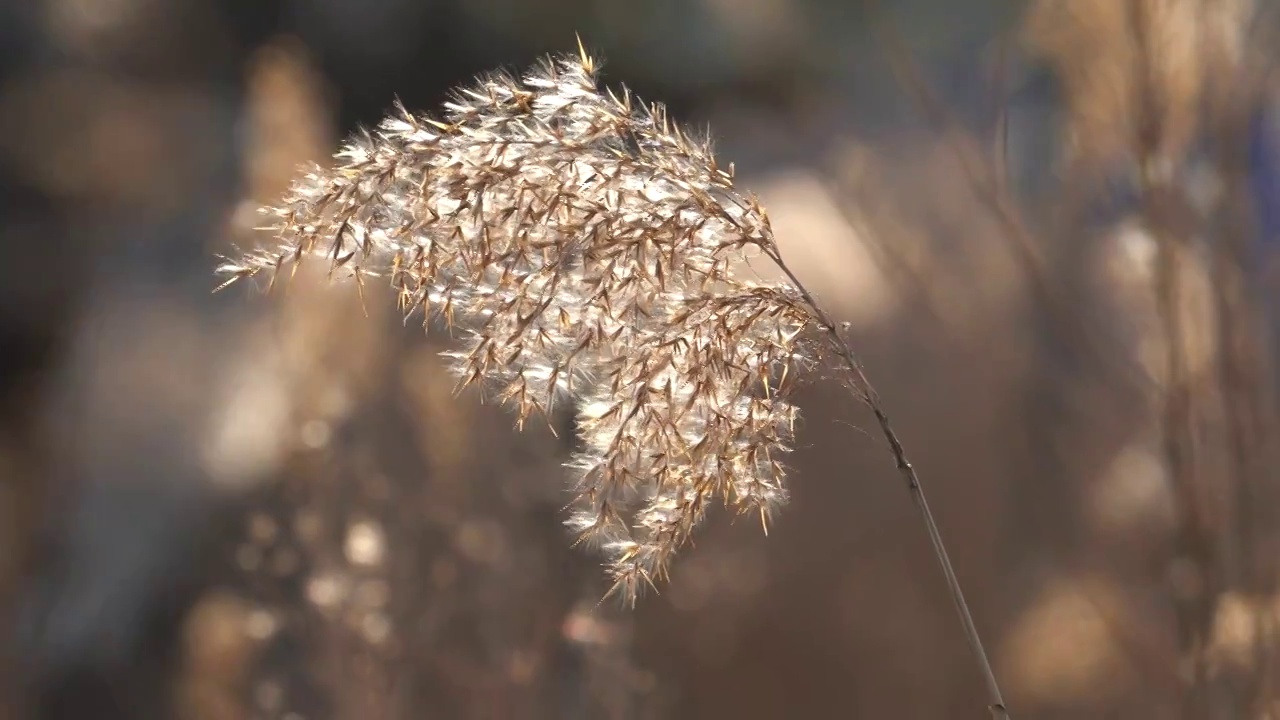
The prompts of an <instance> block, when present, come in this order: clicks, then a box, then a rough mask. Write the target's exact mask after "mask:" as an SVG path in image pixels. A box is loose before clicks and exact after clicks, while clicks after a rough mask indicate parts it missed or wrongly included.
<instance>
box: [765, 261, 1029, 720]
mask: <svg viewBox="0 0 1280 720" xmlns="http://www.w3.org/2000/svg"><path fill="white" fill-rule="evenodd" d="M766 253H767V254H768V256H769V259H770V260H772V261H773V262H774V263H775V264H777V266H778V268H779V269H780V270H781V271H782V272H783V274H785V275H786V276H787V279H788V280H790V281H791V284H792V286H793V287H795V289H796V290H797V291H798V292H799V293H800V296H801V298H802V299H803V300H804V302H805V304H806V305H807V306H808V308H809V309H810V310H811V311H812V313H813V315H814V317H815V319H817V321H818V323H819V325H820V326H821V327H822V330H823V332H825V333H826V334H827V335H828V336H829V337H830V339H831V342H832V347H833V349H834V350H835V352H836V354H837V355H838V356H839V357H840V359H841V361H842V362H843V363H844V365H845V369H846V370H848V372H849V374H850V377H851V378H852V380H853V384H854V389H855V391H856V392H858V393H859V396H860V399H861V400H862V401H863V402H864V403H866V405H867V407H869V408H870V409H871V412H872V413H873V414H874V415H875V418H876V423H877V424H878V425H879V427H880V434H881V435H882V436H883V437H884V439H885V441H886V442H888V443H889V450H890V452H892V453H893V459H894V463H895V464H896V465H897V469H898V475H899V476H900V477H901V478H902V480H903V482H904V483H905V484H906V486H907V490H908V491H909V492H910V493H911V500H912V502H914V503H915V506H916V509H918V510H919V511H920V518H921V520H922V521H923V522H924V526H925V530H926V532H927V533H928V535H929V543H930V544H931V545H932V546H933V554H934V557H936V558H937V560H938V564H939V565H940V566H941V567H942V574H943V576H944V577H945V578H946V581H947V588H948V589H949V590H950V591H951V600H952V602H953V603H954V604H955V608H956V614H957V615H959V616H960V624H961V625H962V626H963V628H964V634H965V639H966V640H968V642H969V650H970V651H971V652H972V653H973V657H974V660H975V661H976V662H977V663H978V670H979V671H980V672H981V673H982V677H983V680H984V681H985V682H986V686H987V709H988V710H990V712H991V717H992V718H994V719H995V720H1009V717H1010V716H1009V711H1008V709H1007V708H1006V706H1005V703H1004V696H1003V695H1001V693H1000V684H999V683H998V682H997V681H996V675H995V671H993V670H992V669H991V661H990V659H988V657H987V651H986V649H985V648H983V646H982V638H981V637H980V636H979V635H978V628H977V626H976V625H975V624H974V622H973V615H972V613H970V612H969V605H968V603H966V602H965V599H964V592H963V591H962V590H961V589H960V580H959V579H958V578H957V577H956V572H955V569H954V568H953V567H952V565H951V558H950V556H949V555H948V554H947V547H946V544H945V543H943V541H942V533H941V532H940V531H939V530H938V524H937V523H936V522H935V521H934V519H933V513H932V512H931V511H930V510H929V501H928V499H927V498H926V497H925V493H924V486H923V485H921V484H920V477H919V476H918V475H917V474H916V470H915V467H913V466H912V465H911V462H910V461H909V460H908V459H907V453H906V449H905V448H903V446H902V441H901V440H900V439H899V438H898V433H897V432H896V431H895V430H894V428H893V424H892V423H890V422H889V415H888V413H886V412H885V410H884V406H883V404H881V402H880V396H879V395H878V394H877V393H876V390H875V388H874V387H873V386H872V385H871V381H870V380H868V379H867V375H866V372H865V371H864V370H863V368H862V363H861V362H859V361H858V357H857V355H856V354H855V353H854V352H853V349H852V348H851V347H850V346H849V343H848V342H847V341H846V340H845V338H844V336H843V335H842V334H841V333H840V329H839V327H838V326H837V325H836V323H835V322H833V321H832V319H831V316H830V315H828V314H827V311H826V310H824V309H823V308H822V306H820V305H819V304H818V302H817V300H816V299H815V298H814V297H813V294H812V293H810V292H809V289H808V288H806V287H805V286H804V283H802V282H800V279H799V278H797V277H796V276H795V273H793V272H792V271H791V268H790V267H788V266H787V264H786V263H785V262H784V261H783V260H782V256H781V254H779V253H778V252H777V250H775V249H769V250H767V251H766Z"/></svg>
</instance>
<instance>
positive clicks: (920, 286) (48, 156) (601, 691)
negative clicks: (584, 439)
mask: <svg viewBox="0 0 1280 720" xmlns="http://www.w3.org/2000/svg"><path fill="white" fill-rule="evenodd" d="M1277 14H1278V13H1277V12H1275V8H1274V7H1273V6H1272V4H1271V3H1268V2H1262V0H1258V1H1257V2H1250V0H1036V1H1033V2H1016V1H1014V0H966V1H965V2H956V1H954V0H897V1H895V2H889V1H888V0H882V1H881V2H878V3H873V2H862V1H860V0H650V1H649V2H643V3H641V2H622V1H621V0H359V1H357V0H222V1H217V0H0V258H3V262H0V640H3V644H0V649H2V650H3V652H2V654H0V720H25V719H27V718H31V719H33V720H54V719H61V718H89V717H92V718H103V719H106V720H110V719H113V718H182V719H188V718H190V719H197V720H235V719H240V718H281V719H286V718H287V719H290V720H292V719H298V720H301V719H302V718H306V719H308V720H311V719H320V718H335V719H346V718H359V717H370V718H401V717H403V718H410V717H412V718H424V717H425V718H627V719H630V718H636V719H639V718H720V717H725V718H728V717H733V718H740V719H745V718H791V717H796V718H821V717H836V716H840V717H846V716H864V715H865V716H875V717H884V716H893V717H903V718H917V717H918V718H936V717H980V716H982V713H983V703H984V696H983V693H982V685H981V679H980V677H979V675H978V674H977V672H976V670H975V669H974V667H973V664H972V662H971V660H970V658H969V656H968V655H967V650H966V647H965V644H964V638H963V635H962V634H961V632H960V630H959V626H958V625H957V623H956V622H955V619H954V617H953V611H952V608H951V606H950V600H949V599H948V597H947V595H946V591H945V586H944V585H943V584H942V582H941V578H940V573H939V572H938V570H937V568H936V566H935V564H934V561H933V559H932V556H931V555H930V553H929V550H928V544H927V540H926V538H925V536H924V535H923V531H922V530H921V529H920V528H918V527H917V526H916V524H915V517H914V514H913V513H914V510H913V509H912V507H911V505H910V501H909V497H908V495H907V494H906V492H905V491H904V490H903V488H901V487H900V486H899V485H898V484H897V482H896V480H895V477H894V475H893V472H892V470H893V468H892V464H891V462H890V459H889V456H888V455H887V454H886V452H885V450H884V448H882V447H880V445H879V444H878V443H877V442H876V441H875V440H874V439H872V438H871V437H870V436H869V435H868V434H867V433H866V432H864V430H863V429H862V428H870V427H871V424H870V422H869V420H868V418H867V417H866V416H865V415H864V414H863V412H862V411H861V410H860V409H859V408H858V407H857V406H856V404H854V403H852V402H849V401H844V400H841V399H840V395H839V393H838V392H835V391H834V390H835V388H836V387H837V386H836V385H834V384H833V383H831V381H830V380H828V379H824V378H823V377H815V378H814V382H813V385H812V389H811V390H810V391H808V392H807V393H806V394H805V395H804V397H802V398H801V404H802V407H804V408H805V410H806V421H805V424H804V427H803V428H802V429H801V431H800V436H801V445H802V446H801V448H800V451H799V452H798V453H796V456H795V465H796V472H795V475H794V478H793V481H792V483H793V484H792V487H793V491H794V497H795V499H794V503H793V505H792V507H790V508H788V509H787V511H786V512H784V513H783V514H782V516H781V517H780V518H779V521H778V524H777V527H776V528H774V529H772V532H771V534H770V537H768V538H767V539H766V538H764V537H762V536H761V535H760V533H759V532H758V530H757V529H756V528H755V527H754V526H753V525H752V524H751V523H731V522H730V521H729V519H728V518H717V519H716V520H715V521H714V522H713V523H711V524H712V526H713V527H710V528H708V529H707V530H706V531H705V532H704V533H703V534H702V535H701V536H700V537H699V540H698V543H697V547H696V548H694V549H691V550H690V551H689V552H687V553H686V555H685V556H684V557H683V558H682V559H681V560H680V561H679V562H678V563H677V565H676V567H675V569H674V572H673V575H672V579H671V581H670V582H669V583H668V584H667V585H665V586H664V587H663V588H662V592H661V594H660V595H657V596H653V597H649V598H647V599H646V600H645V601H644V602H643V603H642V604H641V606H640V608H639V609H638V610H636V611H635V612H629V611H623V610H621V609H618V608H615V607H613V606H611V605H609V604H607V603H606V604H603V605H599V604H597V603H598V601H599V599H600V597H601V595H602V594H603V592H604V590H605V589H606V587H607V585H606V582H605V579H604V578H603V577H602V574H601V572H600V571H599V569H598V567H597V566H596V562H595V560H594V558H592V557H591V556H590V555H589V553H587V552H585V551H581V550H578V549H574V548H571V547H570V546H569V539H568V537H567V536H566V534H565V533H564V531H563V530H562V528H561V526H560V520H561V513H560V508H561V507H562V506H563V504H564V502H565V500H566V499H565V495H564V490H563V488H562V483H561V481H560V478H561V476H560V463H561V462H563V460H564V459H565V457H566V453H567V452H568V450H569V449H570V445H569V443H571V442H572V438H571V437H570V435H571V433H565V432H561V433H559V437H557V436H556V435H553V434H552V433H551V432H550V431H549V429H545V428H544V429H533V430H530V431H529V432H526V433H524V434H517V433H516V432H515V431H514V429H512V427H511V425H512V423H511V418H510V417H509V416H508V415H506V414H505V413H504V412H503V411H502V410H501V409H499V408H492V407H488V406H483V405H481V404H479V403H478V402H477V400H476V398H475V397H473V396H471V395H469V394H468V395H464V396H462V397H460V398H459V397H454V395H453V393H452V386H453V383H452V380H451V379H450V378H449V377H448V376H447V374H446V373H445V372H443V370H442V367H441V364H440V363H439V362H438V360H437V359H436V353H437V352H438V351H439V350H440V349H441V348H442V347H444V346H447V338H446V337H443V336H442V337H437V336H435V335H432V336H429V337H424V336H423V334H422V333H421V331H419V330H417V329H416V326H415V325H414V324H413V323H410V324H409V326H408V327H407V328H406V327H404V326H403V325H402V323H401V321H400V318H399V317H397V316H396V314H395V311H394V309H392V303H390V302H389V298H388V297H387V296H386V294H379V293H376V292H375V293H373V296H372V297H371V298H369V299H368V300H367V302H366V303H364V305H365V306H367V313H368V315H369V317H368V318H366V317H365V313H366V307H362V304H361V302H360V300H359V299H358V297H357V295H356V293H355V292H354V289H352V288H345V287H337V288H324V287H318V286H312V285H309V284H308V283H307V282H305V281H300V282H299V283H297V284H296V285H294V286H291V287H290V289H289V292H287V293H276V294H273V295H271V296H269V297H264V296H261V295H259V294H257V293H252V292H248V291H247V290H246V289H245V288H242V287H238V286H237V287H234V288H232V289H231V290H228V291H226V292H223V293H219V294H212V293H211V292H210V291H211V290H212V289H213V287H215V285H216V282H215V279H214V277H213V275H212V270H213V268H214V267H215V265H216V263H217V259H216V255H217V253H219V252H221V251H226V250H227V249H228V248H229V247H230V246H231V245H232V244H240V245H244V244H249V243H253V242H256V241H260V240H261V238H260V237H258V236H257V234H256V231H255V230H254V229H253V227H254V219H255V218H254V209H255V207H256V206H257V205H258V204H260V203H263V202H269V201H271V200H272V199H273V198H275V197H277V196H278V195H279V194H280V193H281V192H283V191H284V189H285V188H286V186H287V184H288V182H289V180H290V178H291V177H292V176H293V175H294V174H295V173H296V172H297V171H298V168H299V167H301V166H302V164H304V163H307V162H324V161H325V159H326V158H328V157H329V156H330V155H331V154H332V153H333V151H334V150H335V149H336V148H337V144H338V142H339V141H340V140H341V138H342V137H343V136H344V135H346V134H347V133H349V132H351V131H353V130H355V129H356V128H358V127H359V126H361V125H371V124H373V123H376V122H377V121H378V119H379V118H380V117H381V116H382V115H383V114H384V113H385V112H387V110H388V109H389V107H390V106H391V104H392V102H393V100H394V99H395V98H397V97H398V98H400V99H401V100H403V101H404V103H405V104H406V105H407V106H409V107H410V108H414V109H421V110H431V109H433V108H435V107H436V106H438V104H439V103H440V102H441V101H442V100H443V99H444V98H445V97H446V95H447V92H448V91H449V89H450V88H453V87H455V86H457V85H459V84H463V83H466V82H469V81H470V79H471V78H472V77H473V76H475V75H476V74H478V73H481V72H484V71H487V70H490V69H493V68H498V67H503V68H507V69H510V70H513V71H519V70H521V69H522V68H524V67H525V66H528V65H530V64H531V63H532V62H534V61H535V60H536V59H537V58H538V56H539V55H541V54H545V53H547V52H568V51H574V50H575V49H576V39H575V33H577V34H579V35H580V36H581V37H582V38H583V41H584V42H585V44H586V45H587V47H588V48H589V49H591V50H592V51H594V52H596V53H599V54H600V55H602V56H603V58H604V59H605V81H606V82H607V83H608V84H610V85H614V86H616V85H618V84H621V83H625V84H626V85H628V86H629V87H631V88H632V89H633V90H636V91H637V92H638V93H639V94H640V95H642V96H643V97H644V98H646V99H651V100H661V101H663V102H666V103H668V104H669V105H670V106H671V108H672V111H673V114H674V115H675V116H676V117H678V118H680V119H681V120H682V121H683V122H685V123H687V124H690V125H692V126H694V127H703V128H705V127H707V126H710V127H711V129H712V136H713V137H714V138H715V139H716V142H717V147H718V148H719V156H720V157H721V158H722V159H723V160H725V161H729V160H732V161H734V162H735V163H736V166H737V170H738V176H739V178H740V181H741V184H742V185H743V186H744V187H746V188H750V189H752V190H755V191H757V192H758V193H759V194H760V195H761V196H762V198H763V200H764V202H765V204H766V205H767V206H768V207H769V208H770V214H771V216H772V217H774V219H775V225H776V227H777V229H778V232H779V234H780V239H781V242H782V243H783V249H784V252H785V253H786V254H787V255H788V256H789V257H790V258H792V262H793V264H794V266H795V267H796V268H797V269H798V271H799V272H800V274H801V275H802V276H803V277H804V279H805V281H806V282H807V283H811V286H812V287H813V288H814V289H815V290H816V291H817V292H818V294H819V295H820V296H821V297H822V298H823V300H824V301H825V302H826V303H828V304H829V305H830V306H831V307H832V308H833V310H834V311H836V313H837V314H839V315H840V316H842V317H843V318H844V319H847V320H848V321H849V322H850V323H851V327H852V330H853V333H854V337H856V338H857V339H858V342H859V348H860V351H861V352H862V353H863V354H864V355H865V358H866V360H867V364H868V367H869V370H870V374H871V376H872V378H873V380H874V381H875V382H876V383H877V385H878V386H879V388H880V391H881V394H882V395H883V396H884V401H885V403H886V404H887V405H888V407H889V408H890V409H891V411H892V412H893V413H894V414H895V418H896V421H897V422H898V423H899V424H900V432H901V434H902V435H903V436H904V439H905V441H906V442H907V445H908V449H909V451H910V452H911V453H912V454H913V456H914V461H915V463H916V464H917V466H918V468H919V470H920V472H921V475H922V476H923V478H924V479H925V482H926V483H927V484H928V487H929V489H930V492H931V493H932V503H933V505H934V506H935V508H934V509H935V512H936V513H937V514H938V516H939V518H940V522H941V524H942V530H943V532H944V534H945V536H946V538H947V541H948V543H949V545H950V547H951V551H952V554H953V556H954V560H955V563H956V565H957V568H958V571H959V573H960V576H961V581H962V583H963V584H964V585H965V587H966V589H967V591H968V593H969V594H970V602H971V605H972V606H973V608H974V610H975V612H976V615H977V620H978V624H979V627H980V630H981V631H982V633H983V635H984V638H985V640H986V642H987V646H988V650H989V651H990V652H991V653H992V655H993V658H994V660H995V664H996V670H997V674H998V675H999V676H1000V677H1001V679H1002V681H1003V682H1004V684H1005V691H1006V696H1007V699H1008V700H1009V701H1010V702H1011V705H1012V708H1013V710H1014V714H1015V717H1019V718H1025V717H1036V718H1069V717H1072V718H1073V717H1117V718H1118V717H1124V718H1147V717H1150V718H1166V717H1204V718H1209V717H1213V718H1245V717H1248V718H1271V717H1277V716H1280V703H1277V698H1276V688H1275V682H1276V680H1277V679H1280V675H1278V674H1277V668H1276V661H1277V656H1276V650H1277V645H1276V637H1275V633H1276V625H1277V622H1278V621H1280V614H1278V611H1280V604H1278V602H1277V601H1278V600H1280V598H1277V596H1276V594H1275V593H1276V587H1275V570H1276V564H1277V561H1276V558H1277V557H1278V555H1277V550H1278V549H1280V547H1277V543H1276V541H1277V539H1278V537H1277V532H1278V531H1280V526H1278V525H1277V512H1276V511H1277V510H1278V509H1280V507H1277V505H1276V502H1277V500H1280V497H1277V489H1278V488H1280V485H1278V483H1280V478H1277V476H1276V475H1277V472H1280V470H1278V469H1280V462H1277V461H1278V460H1280V458H1277V457H1276V443H1277V441H1278V440H1280V436H1278V435H1277V434H1276V432H1275V430H1276V426H1275V423H1274V421H1275V399H1276V398H1275V389H1274V386H1275V372H1274V365H1273V363H1272V356H1273V354H1274V346H1273V342H1274V339H1273V337H1272V330H1273V328H1274V311H1273V308H1274V303H1273V302H1272V299H1273V297H1274V295H1275V285H1274V282H1275V273H1274V271H1273V267H1272V266H1273V263H1272V261H1271V254H1272V248H1273V247H1274V245H1275V241H1276V240H1277V239H1280V184H1278V182H1277V178H1278V177H1280V173H1278V172H1277V169H1278V168H1280V165H1278V162H1280V120H1278V117H1280V116H1278V115H1277V105H1276V98H1277V95H1276V90H1277V83H1276V77H1277V76H1276V73H1275V67H1274V63H1275V51H1274V48H1276V47H1280V46H1278V45H1276V43H1275V39H1276V38H1275V35H1274V31H1275V29H1276V25H1277V21H1276V15H1277ZM552 422H553V423H562V422H564V419H563V418H552ZM568 427H569V426H568V425H567V424H566V425H565V426H564V429H568Z"/></svg>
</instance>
